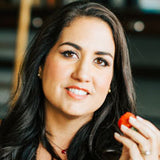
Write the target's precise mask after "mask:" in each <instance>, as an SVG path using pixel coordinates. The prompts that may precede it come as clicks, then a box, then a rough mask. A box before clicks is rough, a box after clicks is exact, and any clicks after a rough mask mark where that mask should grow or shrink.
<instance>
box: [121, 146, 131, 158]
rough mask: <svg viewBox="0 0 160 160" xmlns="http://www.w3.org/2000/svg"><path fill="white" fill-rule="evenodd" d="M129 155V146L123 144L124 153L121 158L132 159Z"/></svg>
mask: <svg viewBox="0 0 160 160" xmlns="http://www.w3.org/2000/svg"><path fill="white" fill-rule="evenodd" d="M129 157H130V155H129V150H128V148H127V147H125V146H123V148H122V155H121V157H120V159H119V160H128V159H130V158H129Z"/></svg>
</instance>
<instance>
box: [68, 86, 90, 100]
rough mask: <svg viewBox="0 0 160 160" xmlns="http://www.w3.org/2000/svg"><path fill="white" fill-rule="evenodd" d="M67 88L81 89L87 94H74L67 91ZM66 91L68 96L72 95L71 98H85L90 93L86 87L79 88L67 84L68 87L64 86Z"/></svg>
mask: <svg viewBox="0 0 160 160" xmlns="http://www.w3.org/2000/svg"><path fill="white" fill-rule="evenodd" d="M69 88H74V89H78V90H82V91H85V92H87V94H86V95H77V94H74V93H73V92H71V91H69V90H68V89H69ZM66 91H67V94H68V95H69V96H70V97H72V98H73V99H76V100H82V99H85V98H86V97H87V96H88V95H89V94H90V92H89V91H88V90H87V89H84V88H80V87H78V86H69V87H66Z"/></svg>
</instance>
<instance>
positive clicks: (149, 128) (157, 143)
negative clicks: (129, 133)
mask: <svg viewBox="0 0 160 160" xmlns="http://www.w3.org/2000/svg"><path fill="white" fill-rule="evenodd" d="M129 123H130V124H131V125H132V126H133V127H135V128H136V129H137V130H138V131H139V132H140V133H141V134H142V135H144V136H145V137H146V138H147V139H148V140H150V144H151V148H150V149H151V151H152V154H153V156H154V157H157V156H158V154H159V149H160V140H159V139H160V135H159V131H158V132H157V130H156V127H153V125H151V124H150V123H149V122H146V121H144V120H142V119H140V118H138V119H135V118H132V117H130V119H129Z"/></svg>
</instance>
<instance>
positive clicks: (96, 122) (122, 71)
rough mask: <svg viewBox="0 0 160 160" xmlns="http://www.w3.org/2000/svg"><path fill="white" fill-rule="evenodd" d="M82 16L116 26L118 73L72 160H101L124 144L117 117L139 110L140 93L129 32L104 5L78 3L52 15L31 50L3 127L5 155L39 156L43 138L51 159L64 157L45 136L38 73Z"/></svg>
mask: <svg viewBox="0 0 160 160" xmlns="http://www.w3.org/2000/svg"><path fill="white" fill-rule="evenodd" d="M82 16H88V17H97V18H99V19H101V20H103V21H105V22H106V23H107V24H109V26H110V27H111V29H112V33H113V37H114V42H115V60H114V76H113V79H112V82H111V90H112V92H111V93H109V94H108V96H107V97H106V99H105V101H104V103H103V105H102V106H101V107H100V108H99V109H98V110H97V111H96V112H95V113H94V116H93V119H92V120H91V121H90V122H88V123H87V124H85V125H84V126H82V127H81V128H80V129H79V131H78V132H77V134H76V135H75V137H74V139H73V140H72V142H71V144H70V146H69V149H68V152H67V156H68V160H75V159H76V160H85V159H86V160H90V159H96V160H98V159H103V155H104V154H108V155H109V154H110V153H111V152H112V153H114V154H115V153H120V152H121V145H120V144H119V143H118V142H116V140H115V139H114V137H113V133H114V132H115V131H118V127H117V121H118V119H119V117H120V116H121V115H122V114H123V113H125V112H126V111H130V112H135V93H134V88H133V84H132V75H131V68H130V61H129V54H128V47H127V43H126V38H125V35H124V31H123V28H122V26H121V24H120V22H119V20H118V19H117V18H116V16H115V15H114V14H113V13H112V12H111V11H110V10H108V9H107V8H105V7H104V6H102V5H100V4H97V3H93V2H74V3H71V4H69V5H67V6H64V7H63V8H61V9H60V10H59V11H58V12H56V13H54V14H53V15H51V16H50V17H49V19H48V20H47V21H46V22H45V23H44V25H43V26H42V28H41V30H40V31H39V32H38V33H37V34H36V36H35V38H34V39H33V41H32V43H31V45H30V48H29V49H28V51H27V52H26V56H25V58H24V62H23V65H22V69H21V71H20V79H19V82H20V83H19V85H18V91H17V92H16V94H15V95H14V96H13V99H15V97H16V96H17V93H18V98H16V101H15V102H14V103H12V106H11V107H12V110H11V112H10V113H9V114H8V116H6V118H5V119H4V120H3V121H2V124H1V128H0V160H34V159H36V151H37V148H38V145H39V143H40V142H41V143H42V145H43V146H44V147H45V148H46V150H47V151H48V152H49V153H50V154H51V156H52V158H56V159H58V160H60V158H59V157H58V155H57V154H56V152H55V151H54V149H53V148H52V146H51V144H50V143H49V140H48V139H47V136H46V131H45V111H44V94H43V91H42V84H41V80H40V79H39V78H38V76H37V74H38V70H39V66H43V64H44V63H45V58H46V56H47V54H48V53H49V51H50V49H51V48H52V47H53V46H54V45H55V43H56V42H57V40H58V38H59V36H60V33H61V31H62V30H63V28H64V27H66V26H68V25H70V23H71V22H72V21H73V20H74V19H75V18H76V17H82ZM108 159H109V156H108ZM111 159H113V158H111Z"/></svg>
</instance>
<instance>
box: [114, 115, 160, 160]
mask: <svg viewBox="0 0 160 160" xmlns="http://www.w3.org/2000/svg"><path fill="white" fill-rule="evenodd" d="M129 123H130V124H131V125H132V126H133V127H134V128H136V129H137V130H138V131H135V130H133V129H131V128H128V127H126V126H124V125H121V128H120V129H121V131H122V132H123V134H124V135H119V134H118V133H115V135H114V136H115V139H116V140H117V141H119V142H120V143H122V144H123V150H122V155H121V157H120V160H160V131H159V130H158V129H157V128H156V127H155V126H154V125H153V124H152V123H151V122H149V121H147V120H145V119H143V118H141V117H139V116H137V117H136V118H133V117H130V118H129Z"/></svg>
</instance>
